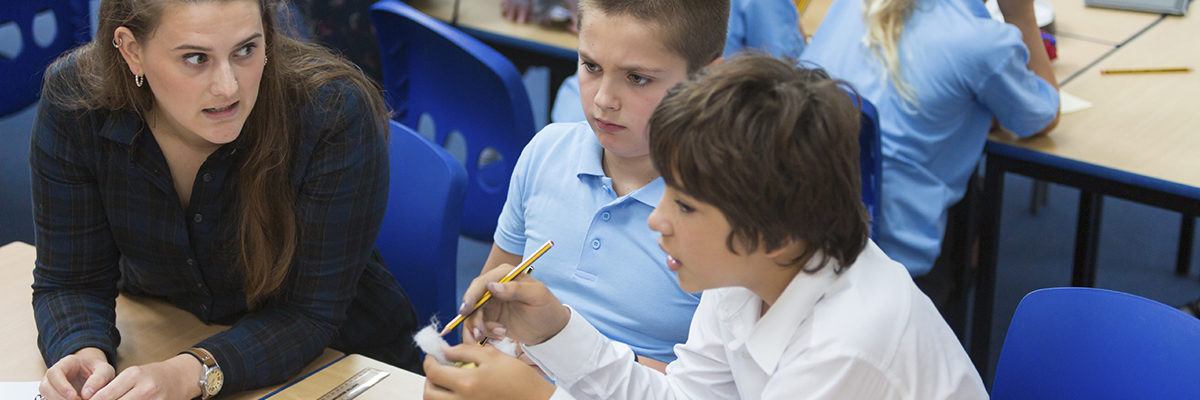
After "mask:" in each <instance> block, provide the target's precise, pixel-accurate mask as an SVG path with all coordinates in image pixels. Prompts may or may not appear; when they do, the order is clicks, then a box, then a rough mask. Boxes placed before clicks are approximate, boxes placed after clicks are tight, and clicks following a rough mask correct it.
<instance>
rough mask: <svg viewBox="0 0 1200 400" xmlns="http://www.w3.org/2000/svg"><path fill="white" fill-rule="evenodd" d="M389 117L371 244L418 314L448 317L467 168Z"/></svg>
mask: <svg viewBox="0 0 1200 400" xmlns="http://www.w3.org/2000/svg"><path fill="white" fill-rule="evenodd" d="M389 122H390V123H391V135H390V137H389V139H388V158H389V161H390V168H389V169H390V180H389V187H390V191H389V194H388V206H387V212H386V213H385V214H384V218H383V226H382V228H380V230H379V238H378V239H377V240H376V241H375V245H376V247H378V248H379V252H380V253H381V254H382V255H383V259H384V261H386V262H387V265H388V269H389V270H390V271H391V272H392V275H393V276H395V277H396V280H397V281H399V282H400V286H401V287H403V288H404V291H405V293H406V294H408V299H409V301H410V302H412V305H413V308H414V309H416V311H417V317H419V318H422V320H426V321H427V320H429V317H431V316H433V315H435V314H436V315H438V317H439V319H440V320H441V321H447V320H448V319H449V318H452V317H453V316H454V314H456V313H457V312H458V303H459V300H460V299H458V298H457V295H456V293H455V277H454V275H455V274H454V272H455V269H456V268H455V257H456V255H457V253H458V225H459V216H460V214H461V212H462V207H463V196H464V193H465V191H466V186H467V172H466V171H465V170H464V169H463V167H462V164H459V163H458V160H455V159H454V157H453V156H451V155H450V153H448V152H447V151H446V150H445V149H443V148H441V147H438V146H436V145H434V144H433V143H431V142H429V141H428V140H426V139H425V138H424V137H422V136H421V134H419V133H417V132H415V131H413V130H412V129H409V128H408V127H406V126H404V125H401V124H400V123H399V122H396V121H389Z"/></svg>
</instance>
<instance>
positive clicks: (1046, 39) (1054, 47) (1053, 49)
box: [1041, 31, 1058, 60]
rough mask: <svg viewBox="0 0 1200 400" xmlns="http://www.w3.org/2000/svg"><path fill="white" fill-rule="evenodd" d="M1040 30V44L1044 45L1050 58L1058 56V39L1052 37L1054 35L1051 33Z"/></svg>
mask: <svg viewBox="0 0 1200 400" xmlns="http://www.w3.org/2000/svg"><path fill="white" fill-rule="evenodd" d="M1041 32H1042V44H1044V45H1046V54H1047V55H1049V56H1050V59H1051V60H1054V59H1056V58H1058V41H1057V40H1055V39H1054V35H1051V34H1049V33H1047V32H1046V31H1041Z"/></svg>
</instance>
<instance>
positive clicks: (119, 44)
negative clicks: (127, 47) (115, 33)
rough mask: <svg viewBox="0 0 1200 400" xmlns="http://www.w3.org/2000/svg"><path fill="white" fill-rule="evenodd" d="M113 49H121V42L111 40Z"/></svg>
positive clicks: (114, 39) (115, 39)
mask: <svg viewBox="0 0 1200 400" xmlns="http://www.w3.org/2000/svg"><path fill="white" fill-rule="evenodd" d="M113 47H116V48H118V49H119V48H121V40H120V39H117V38H113Z"/></svg>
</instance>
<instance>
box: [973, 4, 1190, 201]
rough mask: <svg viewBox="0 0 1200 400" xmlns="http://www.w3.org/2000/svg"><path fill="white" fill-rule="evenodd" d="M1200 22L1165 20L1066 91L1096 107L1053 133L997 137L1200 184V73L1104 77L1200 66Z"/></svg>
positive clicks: (1067, 120) (1062, 123)
mask: <svg viewBox="0 0 1200 400" xmlns="http://www.w3.org/2000/svg"><path fill="white" fill-rule="evenodd" d="M1198 37H1200V18H1195V17H1192V18H1190V19H1188V18H1180V17H1167V18H1166V19H1164V20H1163V21H1162V22H1160V23H1158V24H1157V25H1155V26H1154V27H1153V28H1151V29H1149V30H1148V31H1146V33H1144V34H1143V35H1142V36H1140V37H1138V38H1137V39H1134V40H1133V41H1131V42H1130V43H1128V44H1126V45H1125V46H1123V47H1121V48H1120V49H1118V50H1117V51H1115V52H1114V53H1113V54H1112V55H1111V56H1109V57H1108V58H1106V59H1104V60H1103V61H1101V62H1100V63H1098V65H1096V66H1095V67H1092V68H1090V69H1089V70H1087V71H1085V72H1084V73H1083V74H1082V75H1080V76H1079V78H1077V79H1075V80H1074V81H1071V82H1069V83H1068V84H1066V85H1065V86H1063V89H1065V90H1067V91H1069V92H1070V93H1072V94H1075V95H1077V96H1079V97H1081V98H1083V99H1085V100H1088V101H1090V102H1092V104H1093V106H1092V108H1090V109H1087V110H1084V111H1080V112H1078V113H1074V114H1068V115H1064V116H1063V117H1062V119H1061V121H1060V122H1059V125H1058V127H1057V128H1056V129H1055V130H1054V131H1052V132H1050V134H1049V135H1048V136H1045V137H1039V138H1034V139H1032V140H1021V141H1017V140H1014V139H1013V138H1012V137H1011V136H1007V135H1005V136H996V135H993V140H998V141H1001V142H1005V143H1013V144H1016V145H1018V146H1020V147H1024V148H1027V149H1032V150H1037V151H1040V152H1044V153H1049V154H1052V155H1056V156H1060V157H1064V158H1068V159H1073V160H1078V161H1082V162H1085V163H1089V164H1093V165H1099V166H1103V167H1109V168H1113V169H1117V170H1121V171H1126V172H1130V173H1133V174H1137V175H1142V176H1147V177H1151V178H1157V179H1161V180H1164V181H1168V182H1173V183H1179V184H1183V185H1187V186H1191V187H1200V157H1198V156H1197V155H1200V135H1198V134H1196V133H1197V132H1200V112H1197V110H1198V109H1200V99H1197V97H1196V94H1197V93H1200V71H1196V70H1194V71H1192V72H1190V73H1157V74H1135V75H1100V72H1099V69H1103V68H1148V67H1175V66H1190V67H1192V68H1197V67H1200V42H1197V41H1196V40H1195V39H1196V38H1198Z"/></svg>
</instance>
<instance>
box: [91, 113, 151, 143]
mask: <svg viewBox="0 0 1200 400" xmlns="http://www.w3.org/2000/svg"><path fill="white" fill-rule="evenodd" d="M144 126H145V125H144V124H143V122H142V119H141V117H138V115H137V114H136V113H134V112H132V111H128V110H116V111H113V112H111V113H110V114H109V117H108V118H107V119H106V120H105V121H104V126H102V127H101V128H100V137H103V138H105V139H108V140H111V141H114V142H117V143H121V144H124V145H130V144H133V138H134V137H136V136H137V133H138V132H140V131H141V130H142V128H143V127H144Z"/></svg>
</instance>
